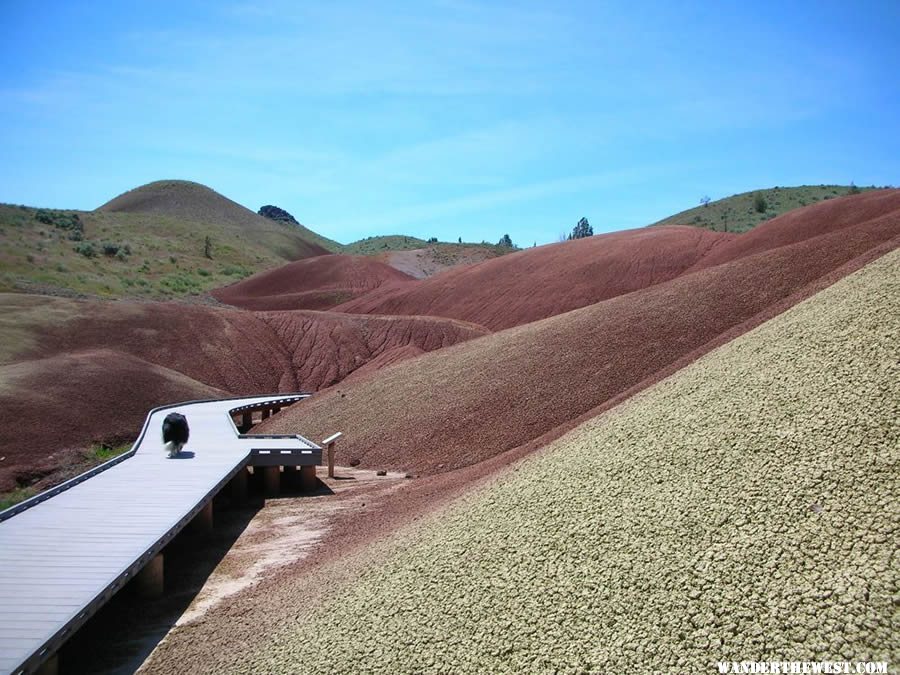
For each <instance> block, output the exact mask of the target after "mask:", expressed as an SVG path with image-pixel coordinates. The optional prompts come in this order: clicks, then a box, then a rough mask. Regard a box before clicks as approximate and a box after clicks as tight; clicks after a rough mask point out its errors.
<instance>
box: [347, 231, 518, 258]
mask: <svg viewBox="0 0 900 675" xmlns="http://www.w3.org/2000/svg"><path fill="white" fill-rule="evenodd" d="M472 247H480V248H485V249H488V250H490V251H492V252H493V253H495V254H496V255H503V254H504V253H512V252H513V251H515V250H516V249H511V248H508V247H506V246H497V245H496V244H486V243H484V242H482V243H480V244H476V243H465V242H464V243H462V244H459V243H453V242H438V243H436V244H435V243H429V242H427V241H425V240H424V239H418V238H416V237H407V236H404V235H401V234H390V235H385V236H381V237H366V238H365V239H360V240H359V241H354V242H353V243H351V244H347V245H346V246H344V247H343V250H342V251H341V253H347V254H349V255H378V254H379V253H389V252H391V251H414V250H418V249H423V248H427V249H432V250H433V254H434V256H435V257H436V258H440V257H442V256H443V257H446V258H448V259H451V258H452V257H453V254H454V252H455V251H456V250H461V249H466V248H472Z"/></svg>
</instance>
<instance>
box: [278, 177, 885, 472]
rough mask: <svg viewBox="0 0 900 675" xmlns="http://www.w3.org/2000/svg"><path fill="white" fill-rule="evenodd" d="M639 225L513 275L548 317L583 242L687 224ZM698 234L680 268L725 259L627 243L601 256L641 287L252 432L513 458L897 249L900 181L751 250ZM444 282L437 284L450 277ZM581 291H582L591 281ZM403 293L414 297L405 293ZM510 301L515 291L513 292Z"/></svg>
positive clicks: (441, 464)
mask: <svg viewBox="0 0 900 675" xmlns="http://www.w3.org/2000/svg"><path fill="white" fill-rule="evenodd" d="M657 233H659V234H658V235H657ZM641 234H644V233H625V234H623V235H621V237H620V238H614V237H602V238H595V239H593V240H592V239H587V240H580V241H576V242H572V243H571V244H567V245H565V246H556V247H548V248H550V249H551V250H552V249H556V251H558V252H559V253H558V255H559V264H561V265H563V266H564V268H563V269H559V268H556V269H548V268H546V267H539V266H538V265H533V266H529V265H528V264H527V262H528V258H529V256H531V255H533V256H534V257H535V259H536V260H537V259H540V260H541V261H543V262H546V261H547V257H546V256H539V255H538V250H536V251H535V252H533V253H532V252H531V251H526V252H522V253H521V254H517V256H518V261H517V262H516V264H517V265H518V266H519V269H521V270H523V271H522V274H523V275H524V278H522V277H519V278H517V279H516V280H515V284H514V285H515V286H516V287H518V288H520V289H527V293H528V294H529V297H530V298H533V302H534V303H537V304H539V305H540V306H541V307H542V308H543V309H542V310H541V312H543V313H546V312H548V311H553V309H554V307H555V305H554V303H553V300H554V296H553V295H552V293H553V291H547V293H546V294H544V293H542V292H541V288H542V284H544V283H546V282H547V280H549V279H552V277H553V275H554V273H556V274H558V275H559V276H563V275H565V274H567V270H568V269H569V268H570V267H571V261H572V260H578V259H579V256H578V254H577V250H578V249H581V248H584V250H585V251H590V253H591V254H593V253H595V252H598V251H599V250H600V249H601V248H602V246H601V245H600V244H598V241H599V242H604V241H606V242H614V241H616V242H628V241H629V240H630V238H631V237H634V238H636V239H637V240H639V241H643V242H645V244H646V245H648V246H650V247H651V249H652V248H654V247H655V244H656V243H657V242H656V240H655V237H656V236H661V237H663V238H665V239H666V240H667V241H674V242H676V243H677V244H678V245H680V246H682V247H684V246H685V244H684V242H685V241H686V239H687V237H689V236H690V235H691V232H690V231H685V230H684V229H683V228H675V229H674V230H673V229H670V228H666V229H665V230H663V231H662V232H660V231H659V230H657V229H656V228H654V229H652V230H647V231H646V234H645V236H641ZM701 234H703V233H702V232H701V231H698V232H697V233H696V236H695V238H694V239H693V241H694V242H696V248H697V249H698V250H697V252H696V253H694V254H690V253H689V252H686V251H684V249H683V248H678V247H677V246H676V251H680V254H679V255H676V256H674V257H675V259H676V260H678V261H679V262H678V267H680V268H686V267H688V266H690V265H691V262H690V261H691V260H692V259H693V261H694V264H696V262H697V261H699V260H700V259H702V257H703V255H704V254H706V255H709V254H710V252H712V253H715V252H716V248H717V247H719V246H721V247H723V249H724V247H725V246H728V245H729V242H731V241H733V242H735V243H734V244H732V245H733V246H734V248H733V249H732V256H731V259H730V260H723V261H720V262H719V264H716V265H710V266H708V267H706V268H705V269H699V270H698V271H695V272H692V273H684V274H681V275H677V274H676V273H674V272H673V271H672V270H671V269H670V268H667V267H665V265H663V269H662V270H660V269H658V267H654V265H650V264H647V263H645V264H644V265H643V266H642V265H641V263H639V262H638V261H645V260H648V259H649V260H657V261H659V264H663V263H662V261H663V260H664V259H665V256H664V255H663V254H662V253H660V255H658V256H654V255H649V256H647V255H640V254H639V253H638V252H639V250H640V249H639V247H637V246H635V247H634V248H631V247H629V246H625V245H622V246H621V247H619V248H618V250H619V251H620V252H622V254H623V255H627V256H628V257H627V259H626V260H620V261H616V262H612V261H609V264H608V265H607V266H606V267H608V266H609V265H614V266H615V267H616V269H620V270H622V273H628V272H629V271H633V272H637V271H639V270H640V271H642V273H641V274H640V278H642V279H643V280H644V287H643V288H639V289H637V290H634V291H633V292H627V291H628V289H630V288H631V285H629V284H628V283H627V282H622V283H621V284H620V285H619V286H618V289H617V290H619V292H620V294H619V295H617V296H615V297H611V298H609V299H606V300H601V301H600V302H596V303H594V304H591V305H589V306H586V307H582V308H580V309H576V310H573V311H569V312H566V313H561V314H557V315H556V316H553V317H551V318H548V319H544V320H541V321H536V322H533V323H528V324H525V325H520V326H516V327H513V328H510V329H508V330H504V331H501V332H498V333H494V334H492V335H488V336H486V337H483V338H480V339H478V340H472V341H470V342H466V343H463V344H458V345H455V346H453V347H450V348H448V349H444V350H441V351H438V352H433V353H430V354H425V355H422V356H420V357H418V358H415V359H411V360H407V361H404V362H401V363H398V364H395V365H392V366H388V367H386V368H384V369H382V370H380V371H378V372H377V373H374V374H371V375H369V376H368V377H365V378H360V379H358V380H356V381H353V380H348V381H346V382H342V383H341V384H339V385H337V386H336V387H333V388H331V389H329V390H328V391H325V392H323V393H321V394H320V395H318V396H316V397H313V398H312V399H311V400H309V401H307V402H305V403H304V404H303V406H302V408H301V407H297V408H293V409H287V410H286V411H284V412H282V413H281V414H280V415H278V416H275V417H274V418H272V419H270V420H268V421H267V422H265V423H264V424H263V425H262V426H261V427H260V431H266V432H302V433H305V434H310V435H311V436H312V437H318V436H320V435H322V434H330V433H332V432H334V431H342V432H343V433H344V437H343V438H342V440H341V444H340V450H339V458H338V459H339V462H342V463H349V462H351V461H352V460H360V461H361V462H362V466H365V467H370V468H395V469H400V470H407V471H412V472H414V473H422V474H428V473H439V472H445V471H448V470H452V469H457V468H460V467H465V466H468V465H473V464H476V463H480V462H484V461H487V460H492V458H497V460H495V461H502V458H498V456H499V455H501V454H502V453H507V455H506V457H507V458H509V457H513V456H518V455H520V454H522V453H523V452H526V451H527V450H528V449H530V448H533V447H539V446H540V445H542V444H543V443H544V442H546V441H547V440H548V439H550V438H552V437H554V436H556V435H559V434H560V433H562V432H563V431H565V430H567V429H569V428H571V427H572V426H573V425H574V424H576V423H577V422H578V421H580V420H582V419H585V418H587V417H589V416H593V415H595V414H597V413H598V412H600V411H602V410H604V409H606V408H609V407H611V406H612V405H614V404H615V403H617V402H619V401H621V400H624V398H626V397H627V396H629V395H631V394H632V393H634V392H635V391H638V390H640V389H642V388H644V387H646V386H648V385H650V384H652V383H654V382H656V381H659V380H660V379H661V378H663V377H665V376H667V375H668V374H670V373H672V372H674V371H675V370H676V369H678V368H680V367H683V366H684V365H687V364H688V363H690V362H691V361H692V360H694V359H696V358H697V357H698V356H700V355H701V354H703V353H706V352H708V351H709V350H711V349H713V348H715V347H716V346H718V345H720V344H722V343H724V342H725V341H727V340H729V339H732V338H733V337H735V336H737V335H739V334H741V333H742V332H744V331H746V330H748V329H750V328H752V327H754V326H756V325H758V324H759V323H761V322H763V321H765V320H767V319H768V318H771V317H772V316H774V315H776V314H778V313H780V312H782V311H784V310H785V309H787V308H788V307H790V306H791V305H793V304H795V303H796V302H798V301H800V300H802V299H804V298H806V297H808V296H809V295H811V294H813V293H814V292H816V291H818V290H820V289H821V288H823V287H824V286H826V285H828V284H830V283H833V282H834V281H836V280H837V279H839V278H841V277H842V276H844V275H845V274H847V273H849V272H851V271H853V270H855V269H858V268H859V267H860V266H862V265H863V264H865V263H866V262H868V261H870V260H872V259H874V258H875V257H877V256H879V255H881V254H883V253H885V252H887V251H889V250H892V249H893V248H896V247H897V246H898V245H900V191H898V190H893V191H890V192H877V193H864V194H861V195H856V196H851V197H846V198H844V199H841V200H835V201H834V202H830V203H828V204H823V205H817V206H815V207H810V208H807V209H804V210H803V211H801V212H797V213H793V214H790V215H789V216H787V215H786V216H782V217H781V218H779V219H776V220H773V221H772V222H770V223H768V224H767V225H766V226H765V229H763V228H760V233H758V234H756V235H755V236H754V237H753V238H751V242H755V243H754V244H753V248H754V249H756V252H748V251H747V250H746V249H744V248H743V247H740V246H738V245H737V243H736V242H737V241H738V240H739V239H738V237H740V236H750V235H739V236H738V237H734V238H732V237H727V238H726V237H721V236H720V237H718V238H717V239H715V240H714V241H717V242H718V243H717V244H716V248H714V247H713V246H710V245H709V242H710V239H709V238H708V236H709V233H706V235H707V236H700V235H701ZM752 234H753V233H751V235H752ZM563 254H565V255H563ZM589 255H590V254H587V253H586V254H585V255H584V258H587V257H589ZM512 257H513V256H510V258H512ZM504 260H505V259H501V260H500V261H490V262H489V263H484V265H485V266H487V265H492V264H496V263H497V262H503V261H504ZM582 264H584V263H582ZM529 268H530V269H532V270H533V274H534V275H535V276H536V277H537V278H538V279H540V282H539V283H532V282H531V279H530V278H529V276H528V275H527V272H526V271H525V270H528V269H529ZM602 269H605V267H604V268H601V269H600V270H598V271H602ZM448 274H449V273H448ZM482 275H485V276H482ZM486 276H487V275H486V273H484V272H483V271H482V272H478V271H477V270H469V271H468V274H465V275H461V274H456V275H453V276H452V277H451V278H452V279H454V280H461V279H466V278H470V279H471V278H474V279H478V280H479V281H480V280H482V279H484V278H486ZM666 277H669V278H668V279H666ZM672 277H674V278H672ZM599 281H600V283H601V284H602V286H603V289H604V291H603V292H605V293H609V292H610V291H609V287H610V284H611V282H610V281H607V277H606V276H605V275H604V274H600V275H599ZM654 282H655V283H654ZM442 283H443V284H444V285H443V286H442V288H445V289H449V288H451V286H452V284H451V283H450V282H448V281H446V280H444V281H443V282H442ZM512 286H513V285H512V284H511V285H510V286H507V287H506V288H507V289H511V288H512ZM584 287H585V288H587V289H589V288H590V287H591V286H590V283H589V281H588V280H585V282H584ZM419 288H429V286H426V285H425V284H424V283H423V284H422V285H421V286H420V287H419ZM432 288H433V287H432ZM554 290H555V289H554ZM453 291H454V295H453V298H452V299H457V304H456V305H454V306H455V307H461V308H464V309H465V308H468V309H469V311H470V313H474V314H475V316H477V317H478V318H481V319H482V320H485V321H487V322H488V323H489V324H492V325H494V326H496V325H498V324H502V323H514V322H515V321H521V320H522V315H521V314H518V315H517V314H516V313H515V312H511V313H508V314H506V313H504V312H502V311H500V308H499V305H494V306H495V307H496V309H494V310H492V311H491V312H489V313H488V314H486V315H481V314H478V311H477V307H476V306H475V305H466V304H465V299H466V298H468V297H470V294H471V293H480V289H479V288H478V287H477V286H475V287H473V286H462V285H461V284H459V285H456V286H455V287H453ZM404 292H405V293H407V295H406V298H409V297H411V295H412V292H411V291H404ZM523 292H524V291H523ZM505 295H506V296H507V299H508V302H513V301H514V298H513V296H512V291H511V290H507V291H505ZM479 297H483V296H479ZM441 302H442V300H441V298H440V297H439V296H438V295H437V294H436V295H435V296H431V300H430V301H428V302H422V304H420V305H417V306H410V310H412V309H415V310H417V311H421V312H433V311H436V309H435V306H436V305H438V304H439V303H441ZM562 306H563V307H564V306H565V304H562ZM440 307H441V309H443V307H444V305H443V304H441V305H440ZM520 307H524V305H520ZM444 311H446V310H444ZM519 311H520V312H521V311H522V310H521V309H520V310H519ZM735 377H736V381H735V386H740V375H739V374H736V375H735Z"/></svg>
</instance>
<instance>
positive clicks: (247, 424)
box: [241, 412, 253, 434]
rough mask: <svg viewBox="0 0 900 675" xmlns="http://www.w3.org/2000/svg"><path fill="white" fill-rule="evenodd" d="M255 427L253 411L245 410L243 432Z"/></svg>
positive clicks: (242, 424)
mask: <svg viewBox="0 0 900 675" xmlns="http://www.w3.org/2000/svg"><path fill="white" fill-rule="evenodd" d="M252 428H253V413H252V412H245V413H244V414H243V415H241V433H242V434H246V433H247V432H248V431H250V430H251V429H252Z"/></svg>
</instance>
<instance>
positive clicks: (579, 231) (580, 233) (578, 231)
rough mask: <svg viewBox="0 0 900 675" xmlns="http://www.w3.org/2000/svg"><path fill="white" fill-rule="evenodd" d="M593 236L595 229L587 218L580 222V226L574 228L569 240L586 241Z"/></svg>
mask: <svg viewBox="0 0 900 675" xmlns="http://www.w3.org/2000/svg"><path fill="white" fill-rule="evenodd" d="M593 236H594V228H593V227H591V224H590V223H589V222H588V219H587V218H582V219H581V220H579V221H578V224H577V225H575V227H574V228H572V234H570V235H569V239H584V238H585V237H593Z"/></svg>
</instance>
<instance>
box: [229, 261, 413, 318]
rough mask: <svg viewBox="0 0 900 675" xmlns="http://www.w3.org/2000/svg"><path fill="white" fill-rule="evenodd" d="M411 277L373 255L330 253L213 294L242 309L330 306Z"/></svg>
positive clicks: (267, 273)
mask: <svg viewBox="0 0 900 675" xmlns="http://www.w3.org/2000/svg"><path fill="white" fill-rule="evenodd" d="M411 279H412V277H411V276H409V275H408V274H404V273H403V272H400V271H399V270H396V269H394V268H393V267H391V266H390V265H386V264H385V263H383V262H379V261H378V260H375V259H374V258H372V257H368V256H352V255H330V256H318V257H315V258H307V259H306V260H298V261H297V262H293V263H288V264H287V265H283V266H282V267H278V268H276V269H273V270H267V271H265V272H260V273H259V274H255V275H253V276H252V277H250V278H248V279H244V280H243V281H239V282H237V283H235V284H231V285H230V286H226V287H224V288H219V289H216V290H214V291H212V293H211V295H212V296H213V297H215V298H216V299H217V300H220V301H221V302H224V303H226V304H228V305H234V306H235V307H242V308H243V309H255V310H271V309H328V308H329V307H334V306H335V305H337V304H340V303H341V302H345V301H346V300H349V299H351V298H354V297H356V296H358V295H361V294H363V293H366V292H367V291H371V290H373V289H376V288H379V287H381V286H383V285H386V284H394V283H402V282H404V281H410V280H411Z"/></svg>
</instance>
